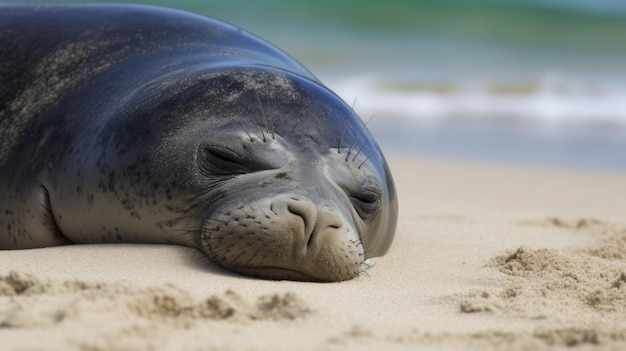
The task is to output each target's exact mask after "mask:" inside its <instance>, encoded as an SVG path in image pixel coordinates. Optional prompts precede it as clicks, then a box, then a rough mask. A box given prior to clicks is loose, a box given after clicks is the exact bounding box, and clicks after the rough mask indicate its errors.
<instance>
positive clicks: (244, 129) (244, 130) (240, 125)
mask: <svg viewBox="0 0 626 351" xmlns="http://www.w3.org/2000/svg"><path fill="white" fill-rule="evenodd" d="M235 123H236V124H237V125H238V126H239V128H241V130H243V132H244V133H246V135H247V136H248V138H250V142H252V143H253V142H254V140H253V139H252V136H251V135H250V133H248V131H247V130H246V128H244V127H243V125H242V124H241V123H239V121H235Z"/></svg>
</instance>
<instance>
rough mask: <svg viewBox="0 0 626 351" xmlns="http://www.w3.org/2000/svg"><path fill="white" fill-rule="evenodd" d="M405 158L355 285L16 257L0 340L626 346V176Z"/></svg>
mask: <svg viewBox="0 0 626 351" xmlns="http://www.w3.org/2000/svg"><path fill="white" fill-rule="evenodd" d="M390 165H391V168H392V170H393V174H394V176H395V180H396V183H397V187H398V193H399V197H400V219H399V224H398V231H397V236H396V241H395V242H394V245H393V247H392V249H391V251H390V252H389V254H388V255H386V256H384V257H380V258H377V259H376V265H375V266H374V267H372V268H371V269H369V270H368V271H367V272H366V273H365V274H363V275H362V276H361V277H359V278H357V279H355V280H352V281H347V282H342V283H332V284H320V283H301V282H289V281H264V280H259V279H252V278H247V277H243V276H240V275H235V274H232V273H229V272H226V271H224V270H222V269H219V268H217V267H215V266H214V265H212V264H210V263H208V262H206V261H205V260H204V259H203V258H202V257H201V256H200V255H199V253H198V252H196V251H194V250H192V249H188V248H184V247H176V246H157V245H152V246H150V245H85V246H78V245H76V246H66V247H57V248H47V249H38V250H24V251H0V349H2V350H90V351H95V350H295V349H297V350H370V349H371V350H394V349H398V350H400V349H407V350H408V349H411V350H415V349H437V350H490V349H507V350H541V349H548V348H550V349H567V348H570V347H573V348H575V349H576V350H587V349H594V350H595V349H603V350H604V349H606V350H612V349H614V350H619V349H623V347H624V345H626V217H624V214H625V210H626V177H624V175H623V174H603V173H593V172H578V171H577V172H574V171H566V170H549V169H529V168H514V167H504V166H492V165H477V164H469V163H468V164H462V163H445V162H439V161H428V160H411V159H400V158H395V159H392V160H390Z"/></svg>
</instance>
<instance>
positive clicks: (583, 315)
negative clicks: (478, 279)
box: [458, 219, 626, 346]
mask: <svg viewBox="0 0 626 351" xmlns="http://www.w3.org/2000/svg"><path fill="white" fill-rule="evenodd" d="M548 223H552V224H553V225H555V226H559V227H563V228H567V229H570V230H583V229H589V228H590V227H589V223H590V224H591V225H592V227H593V230H595V231H596V232H597V233H596V234H597V235H599V236H600V238H601V239H600V240H599V242H598V244H596V245H595V246H592V247H591V248H583V249H577V250H573V249H572V250H552V249H545V248H539V249H531V248H528V247H524V246H522V247H520V248H518V249H517V250H515V251H511V252H507V253H505V254H503V255H499V256H496V257H495V258H493V259H492V260H491V261H490V262H489V264H488V267H491V268H495V269H497V270H498V271H499V272H500V273H502V274H504V275H506V276H507V279H506V282H507V284H506V285H505V286H504V287H503V288H491V289H484V290H479V291H474V292H472V293H470V294H467V295H464V296H460V297H458V298H459V308H460V310H461V312H464V313H490V314H493V315H496V316H498V315H499V316H505V315H506V316H509V317H510V316H515V317H517V318H521V319H529V320H535V321H537V322H538V323H537V325H539V326H541V327H540V328H538V329H537V330H535V331H534V332H532V333H527V334H526V335H525V336H526V337H527V338H531V339H533V338H534V339H536V340H541V341H543V342H545V343H547V344H548V345H562V346H573V345H579V344H600V343H603V342H616V341H626V327H624V325H623V322H624V316H626V261H625V260H624V254H625V253H626V231H625V230H624V229H618V228H615V227H614V226H611V225H609V224H603V223H601V222H599V221H583V220H580V221H577V224H572V223H566V222H564V221H562V220H558V219H556V220H555V219H550V220H549V221H548ZM581 223H582V225H581ZM557 325H558V328H557V327H553V326H557ZM500 337H505V334H502V335H500ZM518 339H519V338H518Z"/></svg>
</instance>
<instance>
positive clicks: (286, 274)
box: [235, 267, 327, 282]
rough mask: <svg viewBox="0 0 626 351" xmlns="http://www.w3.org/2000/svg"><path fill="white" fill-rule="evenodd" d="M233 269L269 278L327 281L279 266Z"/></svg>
mask: <svg viewBox="0 0 626 351" xmlns="http://www.w3.org/2000/svg"><path fill="white" fill-rule="evenodd" d="M235 270H236V271H239V273H241V274H244V275H249V276H252V277H261V278H265V279H271V280H297V281H303V282H319V281H327V280H326V279H324V278H321V277H315V276H312V275H309V274H306V273H303V272H300V271H297V270H293V269H287V268H280V267H237V268H235Z"/></svg>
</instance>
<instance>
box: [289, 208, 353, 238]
mask: <svg viewBox="0 0 626 351" xmlns="http://www.w3.org/2000/svg"><path fill="white" fill-rule="evenodd" d="M287 210H288V211H289V213H291V214H293V215H295V216H297V217H300V218H301V219H302V221H303V222H304V233H302V234H303V239H304V240H303V244H305V247H304V248H305V249H306V248H311V246H312V245H313V244H314V243H316V242H317V243H320V242H321V241H323V235H322V234H323V233H324V232H325V231H327V230H328V229H331V230H332V229H335V230H337V229H340V228H341V227H342V225H343V221H342V220H341V217H339V215H337V214H336V213H335V212H333V211H331V210H330V209H328V208H318V206H317V205H316V204H314V203H312V202H310V201H304V200H300V199H297V198H291V199H290V201H289V203H288V204H287Z"/></svg>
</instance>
